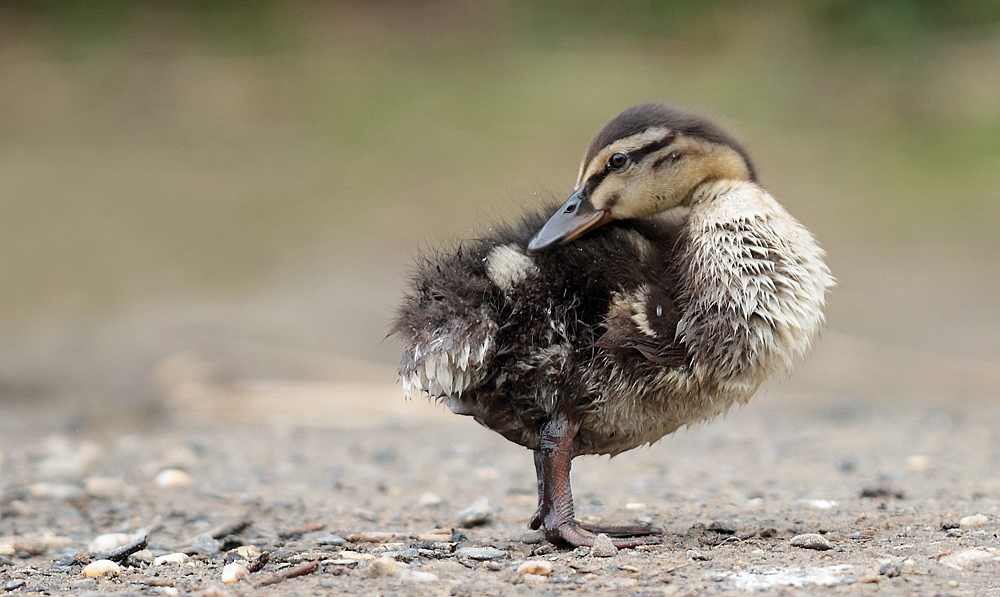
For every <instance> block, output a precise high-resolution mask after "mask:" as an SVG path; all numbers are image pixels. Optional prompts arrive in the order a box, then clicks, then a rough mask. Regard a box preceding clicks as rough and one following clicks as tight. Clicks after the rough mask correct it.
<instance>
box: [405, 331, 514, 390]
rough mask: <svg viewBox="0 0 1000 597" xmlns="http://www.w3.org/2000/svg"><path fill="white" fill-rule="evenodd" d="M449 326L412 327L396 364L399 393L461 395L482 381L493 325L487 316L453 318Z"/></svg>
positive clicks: (493, 350)
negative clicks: (410, 336)
mask: <svg viewBox="0 0 1000 597" xmlns="http://www.w3.org/2000/svg"><path fill="white" fill-rule="evenodd" d="M451 324H452V325H451V326H450V327H449V328H437V329H431V330H415V333H414V334H413V338H412V339H411V341H410V342H408V343H406V346H405V348H404V351H403V358H402V361H401V362H400V365H399V377H400V379H401V380H402V382H403V394H405V395H406V397H407V398H411V397H413V396H415V395H417V394H420V393H421V392H423V393H426V394H427V395H429V396H431V397H434V398H444V397H449V396H459V397H460V396H461V395H462V393H463V392H466V391H468V390H469V389H471V388H474V387H475V386H476V385H478V384H479V383H481V382H482V380H483V378H484V377H485V372H486V371H487V370H488V366H487V364H488V362H489V360H490V359H491V358H492V357H493V355H494V354H496V348H497V346H496V344H497V343H496V335H497V325H496V323H495V322H494V321H493V320H492V319H489V318H482V319H478V320H476V321H466V322H460V321H453V322H451Z"/></svg>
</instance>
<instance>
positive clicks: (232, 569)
mask: <svg viewBox="0 0 1000 597" xmlns="http://www.w3.org/2000/svg"><path fill="white" fill-rule="evenodd" d="M248 578H250V571H249V570H247V567H246V565H244V564H242V563H240V562H233V563H231V564H226V565H225V566H223V567H222V582H224V583H226V584H227V585H228V584H232V583H234V582H239V581H241V580H247V579H248Z"/></svg>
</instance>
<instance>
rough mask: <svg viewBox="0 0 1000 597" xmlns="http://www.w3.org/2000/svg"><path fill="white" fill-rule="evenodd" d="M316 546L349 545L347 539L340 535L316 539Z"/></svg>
mask: <svg viewBox="0 0 1000 597" xmlns="http://www.w3.org/2000/svg"><path fill="white" fill-rule="evenodd" d="M315 541H316V545H336V546H341V545H347V539H344V538H343V537H341V536H340V535H323V536H322V537H316V539H315Z"/></svg>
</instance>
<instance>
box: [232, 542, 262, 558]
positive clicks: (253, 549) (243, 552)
mask: <svg viewBox="0 0 1000 597" xmlns="http://www.w3.org/2000/svg"><path fill="white" fill-rule="evenodd" d="M233 551H234V552H236V553H238V554H239V555H240V556H242V557H243V558H245V559H247V560H253V559H256V558H257V557H259V556H260V548H259V547H257V546H256V545H240V546H239V547H237V548H236V549H234V550H233Z"/></svg>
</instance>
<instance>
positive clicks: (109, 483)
mask: <svg viewBox="0 0 1000 597" xmlns="http://www.w3.org/2000/svg"><path fill="white" fill-rule="evenodd" d="M83 490H84V491H86V492H87V495H89V496H90V497H96V498H113V497H118V496H121V495H122V493H123V492H124V491H125V481H122V480H121V479H115V478H114V477H90V478H88V479H86V480H84V482H83Z"/></svg>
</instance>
